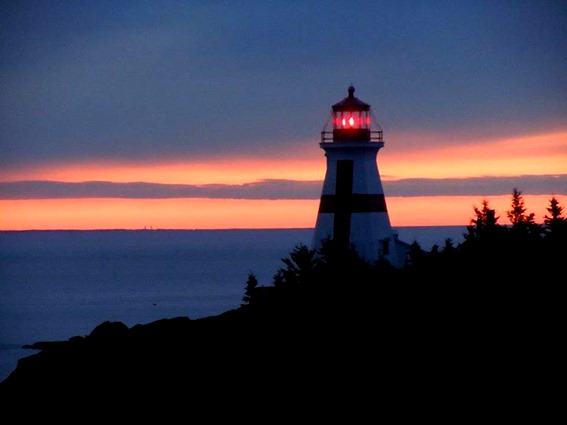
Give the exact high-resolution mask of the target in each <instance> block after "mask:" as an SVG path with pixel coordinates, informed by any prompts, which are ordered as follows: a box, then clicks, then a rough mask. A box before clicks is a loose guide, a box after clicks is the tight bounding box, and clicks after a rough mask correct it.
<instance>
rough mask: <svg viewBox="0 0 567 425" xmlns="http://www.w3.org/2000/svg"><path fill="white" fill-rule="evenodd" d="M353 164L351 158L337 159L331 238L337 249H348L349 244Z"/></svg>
mask: <svg viewBox="0 0 567 425" xmlns="http://www.w3.org/2000/svg"><path fill="white" fill-rule="evenodd" d="M353 164H354V163H353V161H351V160H339V161H337V181H336V192H335V200H336V205H335V218H334V221H333V239H334V241H335V243H336V244H337V247H338V248H339V249H348V248H349V246H350V217H351V203H352V179H353Z"/></svg>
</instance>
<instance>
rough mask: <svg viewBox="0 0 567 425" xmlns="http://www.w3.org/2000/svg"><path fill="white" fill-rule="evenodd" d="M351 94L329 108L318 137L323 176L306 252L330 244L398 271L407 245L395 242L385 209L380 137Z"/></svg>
mask: <svg viewBox="0 0 567 425" xmlns="http://www.w3.org/2000/svg"><path fill="white" fill-rule="evenodd" d="M354 92H355V89H354V87H353V86H352V85H351V86H350V87H349V88H348V96H347V97H346V98H344V99H343V100H341V101H340V102H338V103H335V104H334V105H332V110H331V118H330V119H329V120H328V121H327V123H326V124H325V127H324V128H323V131H322V132H321V142H320V143H319V146H320V147H321V148H322V149H323V150H324V151H325V157H326V158H327V171H326V173H325V181H324V183H323V189H322V193H321V200H320V203H319V211H318V213H317V221H316V224H315V232H314V236H313V243H312V247H313V249H319V248H321V246H322V244H323V243H324V242H325V241H326V240H333V242H334V243H335V244H336V246H337V247H338V248H339V249H348V248H354V249H355V250H356V251H357V252H358V254H359V255H360V256H361V257H363V258H364V259H366V260H368V261H371V262H373V261H376V260H379V259H381V260H387V261H389V262H390V264H392V265H393V266H394V267H401V266H403V265H404V263H405V259H406V256H407V252H408V249H409V245H408V244H407V243H404V242H402V241H400V240H398V238H397V234H396V233H395V232H394V231H393V229H392V226H391V224H390V218H389V216H388V210H387V208H386V199H385V196H384V190H383V188H382V182H381V181H380V173H379V171H378V163H377V155H378V151H379V150H380V149H381V148H382V147H384V140H383V132H382V129H381V128H380V125H379V124H378V122H377V121H376V119H375V118H374V114H373V112H372V110H371V107H370V105H369V104H368V103H365V102H363V101H362V100H360V99H358V98H357V97H355V95H354ZM331 127H332V130H330V128H331Z"/></svg>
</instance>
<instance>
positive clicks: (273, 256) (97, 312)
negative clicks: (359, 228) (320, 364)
mask: <svg viewBox="0 0 567 425" xmlns="http://www.w3.org/2000/svg"><path fill="white" fill-rule="evenodd" d="M396 230H397V231H398V234H399V238H400V239H401V240H403V241H406V242H408V243H411V242H413V241H417V242H418V243H419V244H420V245H421V246H422V248H424V249H430V248H431V246H433V244H438V245H443V244H444V241H445V239H446V238H451V239H452V240H453V242H455V244H456V243H459V242H461V241H462V239H463V234H464V232H465V227H464V226H448V227H400V228H396ZM312 234H313V229H272V230H266V229H262V230H146V231H144V230H137V231H128V230H103V231H24V232H0V380H3V379H4V378H5V377H6V376H8V374H9V373H10V372H11V371H12V370H14V368H15V367H16V363H17V360H18V359H19V358H21V357H24V356H28V355H31V354H33V353H34V352H35V351H30V350H24V349H21V346H22V345H24V344H31V343H34V342H37V341H55V340H67V339H69V338H71V337H72V336H76V335H87V334H89V333H90V332H91V331H92V330H93V329H94V328H95V327H96V326H97V325H99V324H100V323H102V322H104V321H106V320H110V321H120V322H123V323H125V324H126V325H128V326H133V325H135V324H142V323H149V322H152V321H154V320H159V319H163V318H171V317H177V316H188V317H190V318H199V317H204V316H209V315H215V314H219V313H222V312H224V311H227V310H229V309H232V308H235V307H238V306H239V305H240V303H241V300H242V296H243V294H244V287H245V285H246V281H247V278H248V275H249V274H250V273H252V274H254V275H255V276H256V277H257V278H258V280H259V282H260V284H261V285H269V284H271V283H272V277H273V275H274V274H275V273H276V272H277V270H278V269H279V268H280V267H281V266H282V265H283V263H282V262H281V259H282V258H284V257H287V256H288V254H289V253H290V252H291V251H292V249H293V248H294V247H295V246H297V245H298V244H300V243H302V244H305V245H308V246H309V245H310V244H311V237H312Z"/></svg>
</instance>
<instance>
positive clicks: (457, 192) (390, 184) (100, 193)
mask: <svg viewBox="0 0 567 425" xmlns="http://www.w3.org/2000/svg"><path fill="white" fill-rule="evenodd" d="M383 186H384V192H385V194H386V196H402V197H414V196H496V195H505V194H511V193H512V191H513V189H515V188H516V189H518V190H520V191H521V192H522V193H523V194H525V195H567V174H561V175H544V176H514V177H477V178H467V179H403V180H396V181H385V182H383ZM321 189H322V181H295V180H262V181H259V182H253V183H246V184H241V185H227V184H207V185H184V184H158V183H144V182H134V183H113V182H107V181H90V182H79V183H68V182H57V181H16V182H4V183H0V199H5V200H16V199H21V200H25V199H72V198H130V199H168V198H169V199H171V198H217V199H272V200H274V199H317V198H319V197H320V195H321Z"/></svg>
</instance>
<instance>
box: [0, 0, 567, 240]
mask: <svg viewBox="0 0 567 425" xmlns="http://www.w3.org/2000/svg"><path fill="white" fill-rule="evenodd" d="M0 35H1V37H2V42H1V43H0V55H1V57H2V61H1V63H0V78H1V82H2V83H1V85H0V111H1V116H0V119H1V124H2V125H0V147H1V154H0V230H26V229H107V228H113V229H114V228H126V229H139V228H144V227H152V228H170V229H193V228H208V229H221V228H295V227H313V226H314V224H315V220H316V215H317V208H318V204H319V197H320V194H321V189H322V182H323V179H324V176H325V165H326V164H325V157H324V152H323V151H322V149H320V147H319V141H320V139H319V137H320V132H321V130H322V129H323V127H324V125H325V123H326V121H327V119H328V117H329V113H330V108H331V105H332V104H334V103H336V102H338V101H340V100H342V99H343V98H344V97H345V96H346V95H347V88H348V86H349V85H350V84H353V85H354V86H355V88H356V96H357V97H359V98H360V99H361V100H363V101H365V102H367V103H369V104H370V105H371V106H372V109H373V112H374V115H375V117H376V118H377V120H378V123H379V125H380V126H381V128H382V129H383V131H384V140H385V147H384V148H383V149H382V150H380V152H379V154H378V168H379V171H380V174H381V177H382V182H383V186H384V191H385V195H386V203H387V207H388V211H389V215H390V220H391V222H392V225H394V226H430V225H466V224H468V222H469V220H470V218H471V217H472V216H473V212H474V211H473V207H475V206H480V205H481V203H482V200H483V199H487V200H488V201H489V205H490V206H491V207H492V208H495V209H496V211H497V214H498V215H500V217H501V218H500V221H499V222H500V223H502V224H505V223H506V222H507V219H506V213H505V211H506V209H508V208H509V206H510V200H511V194H512V191H513V189H514V188H517V189H519V190H520V191H522V193H523V195H524V198H525V201H526V207H527V209H528V212H534V213H535V214H536V220H537V221H538V222H541V221H542V220H543V215H544V214H546V210H545V208H546V207H548V206H549V199H550V198H551V197H552V196H555V197H556V198H557V199H558V200H559V201H560V204H561V205H563V206H565V207H566V212H567V100H566V99H567V49H566V46H567V2H565V1H553V0H537V1H529V0H516V1H504V0H492V1H483V0H471V1H468V0H462V1H457V2H455V1H440V0H431V1H423V0H419V1H380V0H377V1H350V2H345V1H333V0H330V1H299V0H297V1H295V0H286V1H283V0H282V1H279V0H274V1H245V0H242V1H226V2H225V1H214V0H202V1H186V0H184V1H175V0H170V1H159V0H154V1H128V0H121V1H115V0H113V1H106V0H97V1H87V0H85V1H83V0H76V1H50V0H42V1H34V0H27V1H12V2H8V1H5V2H1V3H0Z"/></svg>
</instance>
